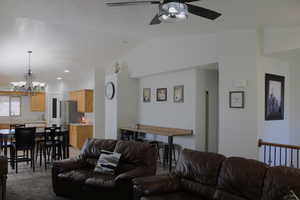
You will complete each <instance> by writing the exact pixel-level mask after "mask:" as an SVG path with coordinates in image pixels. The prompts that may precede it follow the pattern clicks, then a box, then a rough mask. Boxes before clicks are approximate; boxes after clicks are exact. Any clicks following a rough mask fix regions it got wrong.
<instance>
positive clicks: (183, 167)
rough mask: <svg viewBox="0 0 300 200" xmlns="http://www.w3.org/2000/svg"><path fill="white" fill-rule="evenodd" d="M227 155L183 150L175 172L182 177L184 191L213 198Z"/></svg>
mask: <svg viewBox="0 0 300 200" xmlns="http://www.w3.org/2000/svg"><path fill="white" fill-rule="evenodd" d="M224 160H225V157H224V156H223V155H220V154H215V153H204V152H198V151H192V150H188V149H184V150H182V152H181V154H180V158H179V162H178V164H177V166H176V169H175V174H176V175H177V176H179V177H181V187H182V188H183V190H184V191H187V192H192V193H194V194H197V196H202V197H207V198H209V199H211V198H212V197H213V194H214V192H215V188H216V185H217V180H218V174H219V170H220V168H221V164H222V162H223V161H224Z"/></svg>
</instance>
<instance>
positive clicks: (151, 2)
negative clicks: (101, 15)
mask: <svg viewBox="0 0 300 200" xmlns="http://www.w3.org/2000/svg"><path fill="white" fill-rule="evenodd" d="M105 4H106V5H108V6H110V7H115V6H136V5H151V4H160V1H127V2H115V3H113V2H105Z"/></svg>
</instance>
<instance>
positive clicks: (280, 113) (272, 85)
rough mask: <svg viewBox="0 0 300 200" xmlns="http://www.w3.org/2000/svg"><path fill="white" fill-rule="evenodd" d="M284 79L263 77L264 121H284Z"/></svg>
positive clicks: (272, 75) (271, 75)
mask: <svg viewBox="0 0 300 200" xmlns="http://www.w3.org/2000/svg"><path fill="white" fill-rule="evenodd" d="M284 89H285V77H284V76H279V75H274V74H266V75H265V120H266V121H271V120H284Z"/></svg>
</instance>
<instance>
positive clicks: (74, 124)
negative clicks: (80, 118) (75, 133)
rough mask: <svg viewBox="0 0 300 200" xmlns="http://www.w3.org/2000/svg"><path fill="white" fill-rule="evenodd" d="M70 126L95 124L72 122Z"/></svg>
mask: <svg viewBox="0 0 300 200" xmlns="http://www.w3.org/2000/svg"><path fill="white" fill-rule="evenodd" d="M70 126H93V124H89V123H87V124H84V123H71V124H70Z"/></svg>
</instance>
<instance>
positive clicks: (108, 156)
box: [94, 150, 121, 175]
mask: <svg viewBox="0 0 300 200" xmlns="http://www.w3.org/2000/svg"><path fill="white" fill-rule="evenodd" d="M120 158H121V154H120V153H115V152H110V151H104V150H102V151H101V154H100V156H99V159H98V161H97V164H96V167H95V169H94V171H95V172H99V173H104V174H112V175H113V174H115V169H116V168H117V166H118V164H119V160H120Z"/></svg>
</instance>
